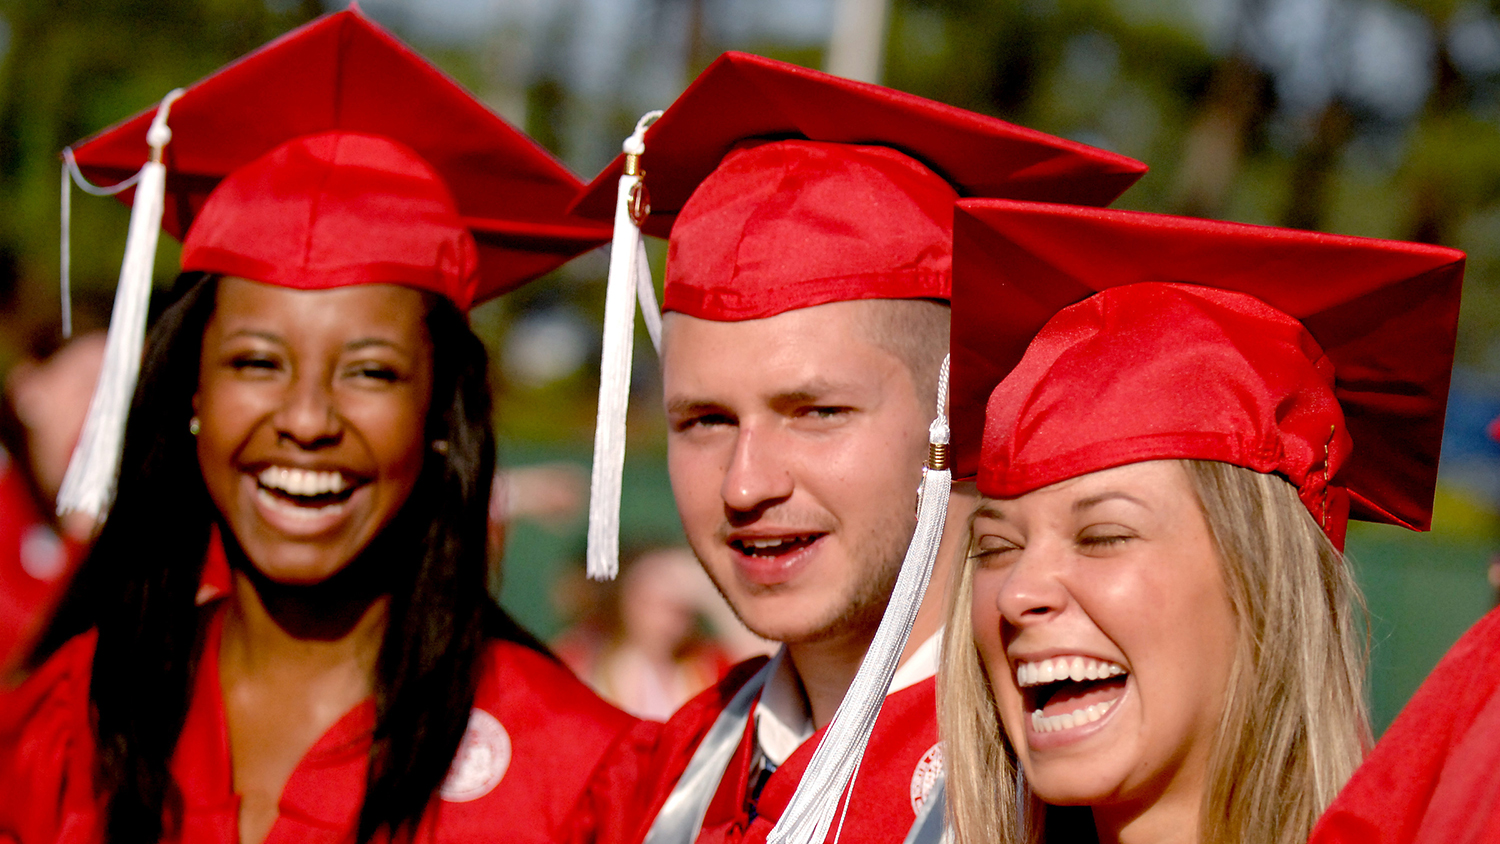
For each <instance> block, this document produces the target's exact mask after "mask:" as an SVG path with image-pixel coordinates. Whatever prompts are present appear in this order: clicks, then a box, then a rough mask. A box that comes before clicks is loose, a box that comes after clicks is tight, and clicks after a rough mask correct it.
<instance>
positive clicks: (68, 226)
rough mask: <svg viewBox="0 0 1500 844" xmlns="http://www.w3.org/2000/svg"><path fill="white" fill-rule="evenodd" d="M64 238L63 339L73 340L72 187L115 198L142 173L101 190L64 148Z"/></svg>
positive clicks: (61, 258) (61, 270)
mask: <svg viewBox="0 0 1500 844" xmlns="http://www.w3.org/2000/svg"><path fill="white" fill-rule="evenodd" d="M62 158H63V167H62V191H61V195H62V214H61V217H62V236H61V238H60V239H59V240H60V245H61V247H62V254H61V255H60V256H59V262H58V269H59V275H60V276H61V277H62V280H61V284H60V285H59V290H60V292H61V294H62V336H63V339H64V340H67V339H69V338H71V337H72V336H73V249H72V240H73V191H72V186H73V185H75V184H76V185H78V189H79V190H81V191H83V192H84V193H86V194H89V195H90V196H114V195H115V194H117V193H120V192H121V191H124V190H127V189H129V188H130V187H132V186H134V185H135V184H136V183H137V182H139V181H140V180H141V173H140V171H139V170H138V171H136V172H135V173H134V174H132V175H131V177H130V178H128V179H126V180H125V181H123V182H116V183H115V184H113V185H110V186H109V187H99V186H98V185H96V184H94V183H93V182H90V181H89V180H88V179H87V178H86V177H85V176H84V175H83V171H82V170H79V169H78V161H77V160H76V159H75V158H73V148H72V147H63V151H62Z"/></svg>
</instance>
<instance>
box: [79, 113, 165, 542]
mask: <svg viewBox="0 0 1500 844" xmlns="http://www.w3.org/2000/svg"><path fill="white" fill-rule="evenodd" d="M181 95H182V91H181V89H178V90H175V91H173V92H171V93H170V94H168V95H167V96H166V98H164V99H163V100H162V102H161V105H160V106H159V107H158V108H157V110H156V118H155V119H154V120H152V122H151V129H150V130H149V131H148V132H147V134H146V141H147V143H149V144H150V145H151V160H150V161H147V162H146V164H145V165H144V166H142V167H141V170H140V173H139V181H138V182H137V184H136V191H135V201H134V203H133V204H132V206H131V210H130V229H129V233H128V234H127V236H126V238H125V259H124V260H123V261H122V262H121V264H120V283H119V287H118V288H117V289H116V290H115V305H114V311H113V313H112V314H111V316H110V321H109V334H108V335H107V337H106V339H105V342H104V361H103V364H102V366H101V368H100V371H99V381H98V383H97V384H96V385H95V387H94V397H93V400H92V401H90V402H89V412H88V416H87V417H85V419H84V423H83V431H82V433H81V434H80V435H79V438H78V445H77V446H76V447H75V448H74V449H73V458H72V460H71V461H69V463H68V471H67V474H65V475H64V476H63V482H62V488H61V489H60V490H59V491H58V494H57V512H58V514H59V515H61V514H64V513H75V512H76V513H86V514H88V515H90V516H92V517H94V518H95V519H97V518H99V517H100V516H102V515H103V514H104V513H105V511H107V510H108V509H109V505H110V501H111V500H112V499H113V497H114V491H115V480H116V477H117V475H118V473H119V470H120V449H121V446H122V445H123V443H124V439H125V419H126V416H127V415H128V414H129V412H130V400H131V397H132V396H133V395H134V394H135V382H136V378H137V376H138V375H139V374H140V369H141V350H142V348H143V347H144V345H145V339H146V311H147V306H148V305H149V304H150V300H151V276H152V273H153V271H154V270H155V265H156V242H157V239H158V237H159V236H160V234H161V217H162V208H163V205H164V202H165V197H166V185H167V171H166V168H165V167H164V166H162V163H161V152H162V149H163V148H164V147H165V146H166V145H167V144H168V143H169V142H170V141H171V139H172V130H171V129H169V128H167V117H168V114H169V113H170V111H171V107H172V103H173V102H174V101H176V99H177V98H178V97H179V96H181Z"/></svg>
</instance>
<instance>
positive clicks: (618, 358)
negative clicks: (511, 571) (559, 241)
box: [587, 111, 661, 580]
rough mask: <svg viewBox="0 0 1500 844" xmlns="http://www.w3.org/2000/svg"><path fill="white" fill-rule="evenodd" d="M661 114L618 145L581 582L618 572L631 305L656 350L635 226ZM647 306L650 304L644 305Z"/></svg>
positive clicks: (650, 289)
mask: <svg viewBox="0 0 1500 844" xmlns="http://www.w3.org/2000/svg"><path fill="white" fill-rule="evenodd" d="M660 116H661V112H659V111H653V112H649V113H647V114H646V115H645V116H643V117H642V118H641V119H640V121H639V122H637V123H636V124H635V132H634V134H632V135H631V136H630V137H629V138H627V139H625V143H624V149H625V173H624V174H623V175H621V176H620V186H619V190H618V192H617V193H616V195H615V231H614V238H613V240H612V241H611V242H610V254H609V281H608V282H607V286H606V288H605V293H604V352H603V355H602V358H601V360H600V362H599V415H598V419H597V423H596V427H595V428H594V469H593V474H592V476H591V478H590V483H589V544H588V555H587V570H588V576H589V577H591V578H593V579H594V580H613V579H614V576H615V574H616V573H617V572H618V571H619V568H620V561H619V556H620V494H621V493H620V491H621V485H622V483H623V480H624V475H625V414H626V411H627V410H628V409H629V405H630V363H631V352H632V351H633V350H634V346H635V307H636V303H635V300H636V299H639V300H640V303H641V310H642V313H643V314H645V317H646V328H647V331H648V332H649V333H650V334H651V342H652V343H653V344H654V345H655V346H656V348H657V351H658V352H660V350H661V312H660V310H659V309H658V308H657V305H656V288H655V286H654V285H653V283H652V281H651V265H650V264H649V263H647V261H646V244H645V243H644V242H643V241H642V240H641V228H640V224H641V221H642V220H644V219H645V216H646V214H648V213H650V207H649V205H648V204H647V202H646V197H645V186H644V184H642V182H641V176H642V173H641V170H640V166H639V165H640V157H641V155H642V154H644V153H645V151H646V129H647V127H649V126H650V125H651V124H652V123H654V122H656V118H658V117H660ZM648 303H649V304H648Z"/></svg>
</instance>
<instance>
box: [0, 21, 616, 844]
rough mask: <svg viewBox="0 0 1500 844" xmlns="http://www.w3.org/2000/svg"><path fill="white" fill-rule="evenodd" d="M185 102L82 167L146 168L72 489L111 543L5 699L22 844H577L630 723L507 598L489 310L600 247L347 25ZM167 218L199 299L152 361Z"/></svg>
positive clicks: (507, 159)
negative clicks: (582, 801)
mask: <svg viewBox="0 0 1500 844" xmlns="http://www.w3.org/2000/svg"><path fill="white" fill-rule="evenodd" d="M178 93H180V96H176V95H173V96H172V97H170V98H169V100H168V101H166V102H164V103H163V105H162V106H161V107H160V108H158V109H155V110H152V111H148V112H146V113H144V114H142V115H139V116H138V117H136V118H134V119H131V120H129V121H127V122H125V123H123V124H121V125H119V126H117V127H114V128H112V129H110V130H107V131H106V132H105V133H103V134H102V135H100V136H98V137H95V138H93V139H91V140H89V141H87V142H85V143H83V144H82V145H80V146H79V147H78V148H77V149H76V150H74V151H71V152H70V153H68V156H69V157H70V161H71V160H73V159H76V161H77V162H78V165H79V166H80V167H81V168H82V170H83V171H84V172H85V173H87V174H89V176H90V177H91V178H95V179H103V178H113V179H120V178H124V177H126V176H128V175H130V174H131V173H134V172H136V171H137V170H138V169H139V170H140V171H141V176H140V181H139V182H138V184H137V187H136V191H135V196H134V202H133V211H132V220H131V227H130V237H129V243H128V245H127V250H126V261H125V268H124V270H123V271H122V281H121V288H120V291H119V294H118V296H117V300H116V307H115V314H114V318H113V321H112V324H111V327H110V333H109V337H108V340H107V342H106V346H107V350H106V360H105V363H104V367H103V370H104V373H103V375H102V376H101V380H100V387H99V389H98V390H97V391H96V393H95V397H94V401H93V407H92V409H91V411H90V418H89V420H88V422H87V423H86V424H85V432H84V437H83V441H82V443H81V445H80V447H79V451H78V452H77V453H75V456H74V461H73V466H72V468H71V469H70V470H69V474H68V479H67V480H66V481H65V482H64V488H63V492H62V496H61V497H62V499H63V502H62V503H63V506H65V507H71V508H76V509H82V510H89V511H92V512H95V513H101V514H105V513H106V511H107V518H106V519H105V521H104V527H103V529H102V532H101V533H100V535H99V538H98V542H97V543H96V544H95V546H94V549H93V551H92V553H91V555H90V557H89V558H88V560H87V562H86V563H85V565H84V568H83V569H82V571H81V572H80V574H79V576H78V577H77V579H76V581H75V583H74V586H73V589H72V591H70V593H69V595H68V597H67V599H66V600H65V602H64V604H63V608H62V610H61V611H60V614H59V617H58V619H57V620H56V621H55V622H54V624H53V627H52V630H51V631H50V632H49V635H48V637H47V639H46V640H44V646H43V647H44V649H45V651H44V653H45V655H46V656H47V658H46V661H45V663H44V664H42V665H41V666H40V667H38V668H37V669H36V671H35V672H34V673H33V674H32V675H31V677H30V678H29V679H28V681H27V682H26V683H25V684H24V685H23V686H22V687H21V688H20V689H19V690H18V691H17V692H16V693H15V694H14V695H9V696H0V793H3V794H4V796H3V797H0V839H4V840H14V841H21V842H43V841H57V840H69V841H80V842H88V841H104V840H109V841H158V840H166V841H195V842H215V841H241V840H243V841H246V842H269V844H275V842H311V841H325V842H349V841H355V840H358V841H382V840H392V839H396V840H407V839H410V840H422V841H473V840H479V839H484V838H489V837H493V838H495V839H497V840H504V841H513V842H535V843H536V844H543V842H551V841H555V840H556V839H557V838H558V836H559V833H560V831H561V830H562V829H563V827H564V824H565V823H567V822H568V820H569V818H570V817H571V814H572V810H573V807H574V805H575V804H576V803H577V801H578V799H579V797H580V795H581V794H582V793H583V788H584V785H585V783H586V781H587V779H588V777H589V775H590V772H591V771H592V770H593V769H594V767H595V766H596V764H597V763H598V761H599V760H600V759H601V758H602V757H603V755H604V753H605V751H606V750H607V749H608V748H609V747H611V746H612V745H613V744H614V743H615V742H616V741H618V740H620V738H621V737H622V736H624V735H627V734H629V731H630V730H631V728H632V726H633V725H635V724H637V723H638V722H636V721H635V719H633V718H630V717H629V716H627V715H625V714H624V713H621V712H619V711H618V710H616V709H614V708H613V707H610V706H609V705H608V704H606V703H604V702H603V701H602V700H600V699H598V698H597V697H596V696H595V695H593V694H592V693H591V692H589V691H588V690H587V688H586V687H584V686H583V684H582V683H580V682H579V681H578V680H577V679H576V678H574V677H573V676H572V675H571V674H570V673H569V672H568V671H567V669H566V668H565V667H563V666H562V665H561V664H560V663H559V662H557V661H556V660H555V659H553V658H551V657H550V656H549V655H547V654H546V653H545V651H544V650H543V649H542V648H541V647H540V646H539V645H537V643H536V642H535V640H534V639H532V638H531V637H530V636H529V635H528V634H526V633H525V632H524V631H522V630H521V629H520V628H519V627H518V626H517V625H516V624H515V622H514V621H512V620H510V619H509V617H508V616H506V615H505V614H504V612H503V611H502V610H500V608H499V607H498V606H496V605H495V604H494V602H493V600H492V598H491V597H490V596H489V594H488V592H487V589H486V584H487V581H488V571H487V569H488V560H487V555H486V549H485V540H486V536H487V533H488V526H487V515H488V495H489V490H490V488H491V480H492V476H493V466H494V435H493V432H492V430H491V427H490V425H491V423H490V397H489V386H488V383H487V380H486V376H485V372H486V361H485V356H484V347H483V345H482V344H481V343H480V342H479V340H478V338H477V337H475V336H474V335H473V333H472V331H470V330H469V327H468V325H467V322H466V319H465V311H466V310H467V309H468V308H469V307H470V306H471V305H472V304H473V303H475V302H478V301H482V300H484V299H486V298H489V297H492V296H496V295H499V294H501V293H503V292H505V291H507V290H509V289H512V288H515V287H517V286H519V285H521V284H523V283H525V282H527V281H528V280H530V279H531V278H533V277H535V276H536V275H539V274H541V273H543V272H545V271H547V270H548V269H550V268H552V267H555V266H557V265H559V264H561V263H562V262H563V261H565V260H567V259H568V258H569V257H571V256H572V255H574V254H577V253H578V252H581V251H583V250H585V249H588V248H591V247H593V246H594V245H596V244H597V243H599V242H600V241H601V240H602V239H603V238H602V237H601V234H602V233H604V232H605V231H606V230H604V229H603V228H602V227H600V226H597V225H593V224H589V223H586V222H584V221H577V220H573V219H572V218H570V217H569V215H568V214H567V213H566V207H567V205H568V203H570V202H571V201H572V199H573V198H574V197H575V196H576V194H577V191H578V189H579V188H580V187H581V185H580V183H579V182H578V180H577V179H576V178H574V177H573V176H572V175H571V174H569V173H568V172H567V171H566V169H564V168H563V167H562V166H561V165H560V164H558V163H557V161H556V160H554V159H553V158H552V157H551V156H550V155H548V154H547V153H546V152H545V151H543V150H542V149H541V148H539V147H538V146H537V145H536V144H534V143H533V142H532V141H531V140H530V139H528V138H526V137H525V136H524V135H523V134H521V133H520V132H518V131H516V130H515V129H514V128H512V127H510V126H509V125H508V124H506V123H505V122H504V121H503V120H501V119H500V118H499V117H497V116H495V115H494V114H493V113H492V112H490V111H489V110H488V109H486V108H485V107H484V106H483V105H481V104H480V103H479V102H478V101H476V100H475V99H474V98H473V97H472V96H471V95H469V94H468V93H467V92H465V91H464V90H463V89H462V88H460V87H459V86H458V85H457V84H455V83H454V82H452V81H451V80H449V79H448V78H447V77H445V76H443V75H442V74H441V73H439V72H438V71H437V70H436V69H435V68H433V67H432V66H431V65H429V64H427V63H426V62H425V61H423V60H422V59H421V58H420V57H418V56H416V55H415V54H414V53H412V52H411V51H410V50H408V49H407V48H406V47H405V46H404V45H402V44H400V43H399V42H398V41H396V40H395V39H394V38H392V37H391V36H390V35H389V34H388V33H386V32H384V31H383V30H381V29H379V28H378V27H376V26H374V25H373V24H371V23H370V22H369V21H367V20H366V19H364V18H363V17H362V16H361V15H359V14H358V13H357V12H354V11H348V12H341V13H338V14H334V15H330V16H328V17H325V18H323V19H320V20H318V21H315V22H314V23H312V24H309V25H308V26H306V27H303V28H301V29H299V30H297V31H295V32H293V33H291V34H289V35H287V36H285V37H283V38H282V39H279V40H278V41H276V42H274V43H272V44H271V45H269V46H267V47H265V48H263V49H261V50H259V51H257V52H255V53H253V54H251V55H249V56H247V57H245V58H243V59H241V60H240V61H237V62H235V63H234V64H232V65H230V66H229V67H227V68H225V69H223V70H221V71H220V72H218V73H216V74H214V75H212V76H210V77H208V78H206V79H204V80H202V81H201V82H199V83H197V84H195V85H193V86H192V87H190V88H188V89H187V90H186V91H185V92H178ZM153 217H154V218H153ZM158 223H160V225H162V226H164V227H165V228H166V229H167V230H168V231H169V232H171V233H173V234H175V235H177V236H180V237H182V238H183V250H182V268H183V270H184V275H183V277H182V278H181V282H180V286H182V287H185V288H186V292H184V293H182V294H181V296H180V298H179V299H178V301H177V302H176V303H175V304H173V305H172V306H171V307H170V308H169V309H168V310H167V312H166V314H165V315H164V316H163V317H162V319H161V320H160V322H159V323H158V326H157V328H156V329H155V331H154V333H153V335H152V338H151V343H150V344H149V346H148V349H147V353H146V355H145V362H144V363H143V364H141V360H142V354H141V338H142V335H143V329H144V323H145V307H144V305H145V298H146V295H147V293H148V292H149V289H150V282H151V257H152V255H153V253H154V250H155V236H156V230H157V226H158ZM137 364H140V365H141V366H142V370H141V371H142V375H141V378H140V381H141V384H140V389H139V390H138V391H137V390H136V389H134V387H135V381H136V369H135V367H136V365H137ZM132 395H134V396H135V397H136V398H135V400H134V401H133V402H132V401H131V396H132ZM127 407H128V408H129V410H128V417H129V418H128V421H129V425H128V432H125V431H124V430H123V429H125V428H126V427H127V426H126V421H127V420H126V415H127V413H126V408H127ZM122 436H123V453H124V455H125V456H124V459H123V471H122V472H120V473H119V480H118V493H117V494H115V490H116V468H117V467H118V466H120V465H121V463H122V460H121V451H122V446H121V439H122ZM220 537H221V538H222V552H223V554H222V555H221V556H219V559H220V560H221V561H223V560H224V559H227V561H228V564H229V565H228V568H229V570H230V572H231V575H230V577H229V578H228V581H227V583H226V582H220V583H218V584H214V585H216V586H217V589H216V590H209V591H207V592H205V590H204V589H203V588H202V587H203V586H207V585H210V583H211V581H213V580H214V579H215V578H214V576H213V573H212V571H211V569H210V568H209V567H208V563H206V562H205V560H212V559H214V557H215V555H214V554H213V553H212V549H213V548H214V547H215V546H219V545H220V541H219V538H220ZM221 574H222V571H221ZM220 579H221V580H222V578H220ZM559 736H565V737H566V740H565V741H559Z"/></svg>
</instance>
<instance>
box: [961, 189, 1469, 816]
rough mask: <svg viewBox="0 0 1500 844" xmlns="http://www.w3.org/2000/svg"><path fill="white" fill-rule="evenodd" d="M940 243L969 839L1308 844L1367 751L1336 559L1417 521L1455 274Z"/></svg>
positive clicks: (1078, 215) (1090, 245) (1053, 235)
mask: <svg viewBox="0 0 1500 844" xmlns="http://www.w3.org/2000/svg"><path fill="white" fill-rule="evenodd" d="M954 243H955V246H954V298H953V312H954V338H955V339H954V345H955V353H954V359H955V361H956V362H958V363H955V366H954V385H955V387H954V395H955V396H956V397H957V398H956V400H955V410H954V415H955V419H956V420H957V419H958V418H959V417H964V419H965V420H966V421H962V422H958V423H956V428H955V442H956V443H957V444H958V448H959V451H960V452H961V453H966V455H967V456H966V457H961V458H960V466H961V467H962V466H963V464H964V463H965V462H967V463H968V464H969V465H970V466H972V467H974V468H977V472H978V488H979V491H980V493H981V495H982V496H983V499H982V500H981V502H980V504H979V505H978V507H977V509H976V511H975V513H974V515H973V518H972V520H971V531H970V534H971V542H970V553H969V554H968V556H967V558H966V560H965V561H964V562H963V564H962V565H961V566H960V567H958V580H957V585H956V587H955V589H954V590H953V592H952V599H951V603H950V606H949V615H948V628H947V631H948V636H947V638H946V639H945V642H944V644H945V651H944V655H943V667H942V670H941V673H940V684H939V685H940V688H939V696H938V699H939V702H940V708H939V718H940V724H941V730H942V734H943V739H944V749H945V762H946V764H947V765H948V794H949V800H950V803H949V809H950V814H949V817H950V820H951V821H952V823H953V827H954V832H955V833H956V837H957V840H958V841H959V842H961V844H980V842H985V843H986V844H988V842H1008V843H1010V844H1019V843H1020V842H1039V841H1074V840H1082V841H1088V840H1098V841H1101V842H1107V843H1108V844H1115V842H1125V843H1126V844H1163V842H1194V841H1196V842H1204V844H1207V842H1214V844H1219V843H1220V842H1223V843H1224V844H1228V842H1275V843H1276V844H1295V843H1296V842H1302V841H1306V840H1307V836H1308V833H1309V832H1310V831H1311V829H1312V825H1313V822H1314V820H1316V818H1317V817H1318V815H1319V813H1320V812H1322V811H1323V809H1324V808H1325V807H1327V806H1328V804H1329V802H1330V801H1331V800H1332V799H1333V797H1334V795H1335V794H1336V793H1337V792H1338V789H1339V788H1340V787H1341V786H1342V784H1343V783H1344V781H1345V780H1346V779H1348V777H1349V775H1350V774H1351V772H1352V771H1353V770H1354V767H1355V766H1356V765H1357V764H1358V762H1359V759H1360V756H1361V754H1362V752H1363V750H1364V748H1365V746H1367V745H1368V742H1369V727H1368V724H1367V719H1366V715H1365V705H1364V700H1363V694H1364V692H1363V677H1364V668H1365V666H1364V659H1365V657H1364V650H1365V649H1364V640H1363V635H1362V627H1363V624H1362V613H1361V607H1360V602H1359V595H1358V591H1357V589H1356V588H1355V585H1354V582H1353V578H1352V577H1351V574H1350V571H1349V567H1348V564H1347V562H1346V561H1345V559H1344V556H1343V554H1342V553H1341V552H1340V548H1339V547H1340V545H1341V544H1342V542H1343V536H1344V529H1345V526H1346V524H1347V520H1348V518H1349V517H1350V515H1351V514H1352V515H1353V516H1355V517H1357V518H1363V519H1369V520H1374V521H1384V522H1391V523H1396V524H1402V525H1405V526H1407V527H1412V528H1425V527H1426V525H1427V523H1428V521H1429V520H1430V518H1431V506H1432V494H1433V485H1434V482H1435V480H1436V468H1437V459H1436V458H1437V449H1438V445H1439V443H1440V440H1441V432H1442V420H1443V413H1444V408H1445V404H1446V395H1447V390H1448V373H1449V369H1450V367H1451V364H1452V355H1453V342H1454V333H1455V326H1456V317H1457V306H1458V291H1459V285H1460V280H1461V278H1462V271H1463V255H1462V253H1459V252H1456V251H1454V250H1451V249H1443V248H1441V247H1434V246H1426V245H1419V244H1405V243H1393V242H1388V241H1374V240H1366V239H1358V238H1345V237H1336V236H1332V235H1320V234H1312V233H1308V232H1297V231H1290V230H1285V229H1269V228H1262V227H1254V226H1243V225H1237V224H1230V223H1214V222H1208V221H1203V220H1189V219H1185V218H1177V217H1164V216H1161V215H1151V214H1141V213H1134V212H1123V211H1099V210H1095V209H1077V208H1069V207H1062V206H1050V205H1041V204H1035V203H1007V202H998V201H996V202H983V201H967V202H961V203H960V210H959V212H958V215H957V222H956V225H955V239H954ZM1015 337H1032V338H1034V339H1032V340H1031V342H1030V344H1029V346H1026V347H1025V349H1024V353H1023V350H1022V349H1019V348H1016V347H1015V344H1014V342H1013V341H1012V340H1011V338H1015ZM961 403H963V404H968V405H972V406H969V407H961V406H960V404H961ZM980 407H983V408H984V409H983V414H982V423H981V422H980V419H981V415H980V411H979V408H980ZM964 425H967V429H966V431H967V436H964V429H963V426H964ZM981 425H982V434H981Z"/></svg>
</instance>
